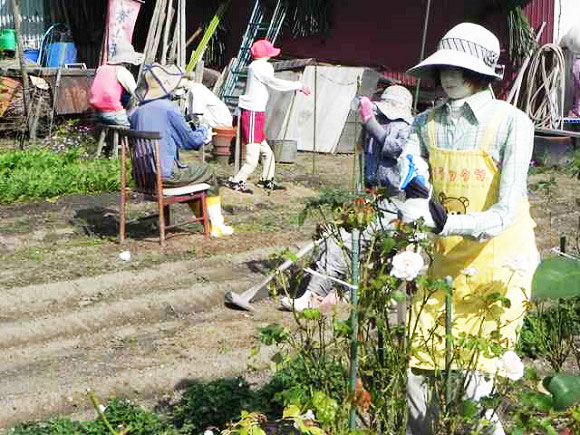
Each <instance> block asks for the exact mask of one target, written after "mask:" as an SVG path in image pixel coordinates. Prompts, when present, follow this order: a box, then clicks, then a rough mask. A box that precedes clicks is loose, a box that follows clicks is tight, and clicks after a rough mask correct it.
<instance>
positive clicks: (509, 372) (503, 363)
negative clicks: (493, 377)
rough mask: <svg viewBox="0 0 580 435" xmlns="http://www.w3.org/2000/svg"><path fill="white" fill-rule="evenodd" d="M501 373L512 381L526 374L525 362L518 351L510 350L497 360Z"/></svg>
mask: <svg viewBox="0 0 580 435" xmlns="http://www.w3.org/2000/svg"><path fill="white" fill-rule="evenodd" d="M497 368H498V369H499V375H500V376H505V377H507V378H509V379H511V380H512V381H517V380H519V379H521V378H522V377H523V376H524V363H523V362H522V360H521V359H520V357H519V356H518V354H517V353H515V352H514V351H513V350H508V351H507V352H506V353H504V354H503V356H502V357H501V359H500V360H498V362H497Z"/></svg>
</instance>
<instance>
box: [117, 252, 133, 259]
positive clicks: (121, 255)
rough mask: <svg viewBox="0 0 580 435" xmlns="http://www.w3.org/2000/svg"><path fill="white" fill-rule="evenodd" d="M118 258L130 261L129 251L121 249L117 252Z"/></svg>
mask: <svg viewBox="0 0 580 435" xmlns="http://www.w3.org/2000/svg"><path fill="white" fill-rule="evenodd" d="M119 258H120V259H121V260H123V261H130V260H131V253H130V252H129V251H123V252H121V253H120V254H119Z"/></svg>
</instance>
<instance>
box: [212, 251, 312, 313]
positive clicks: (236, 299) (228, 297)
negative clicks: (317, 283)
mask: <svg viewBox="0 0 580 435" xmlns="http://www.w3.org/2000/svg"><path fill="white" fill-rule="evenodd" d="M321 241H322V240H318V241H316V242H310V243H309V244H308V245H306V246H304V247H303V248H302V249H301V250H300V251H298V253H297V254H296V258H295V259H294V260H286V261H285V262H284V263H282V264H281V265H280V266H279V267H278V268H277V269H276V270H275V271H274V272H273V273H271V274H270V275H268V277H267V278H266V279H264V280H263V281H262V282H260V283H258V284H256V285H255V286H253V287H251V288H249V289H248V290H246V291H245V292H243V293H241V294H238V293H234V292H232V291H229V292H227V293H226V294H225V295H224V299H225V303H226V305H235V306H236V307H238V308H241V309H243V310H247V311H254V307H252V306H251V305H250V302H251V301H252V299H253V298H254V296H256V294H257V293H258V292H259V291H260V290H262V289H263V288H264V287H266V286H267V285H268V284H269V283H270V281H272V280H273V279H274V278H275V277H276V275H277V274H278V273H282V272H284V271H285V270H286V269H288V268H289V267H290V266H292V264H294V262H295V261H297V260H300V259H301V258H302V257H304V256H305V255H306V254H308V253H309V252H310V251H312V249H314V247H315V246H318V245H319V244H320V242H321Z"/></svg>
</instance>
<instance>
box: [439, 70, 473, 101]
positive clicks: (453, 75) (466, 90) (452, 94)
mask: <svg viewBox="0 0 580 435" xmlns="http://www.w3.org/2000/svg"><path fill="white" fill-rule="evenodd" d="M439 79H440V80H441V87H442V88H443V90H444V91H445V93H446V94H447V96H448V97H449V98H450V99H452V100H460V99H461V98H466V97H469V96H470V95H473V94H474V93H475V89H474V87H473V85H472V84H471V83H469V82H468V81H467V80H465V78H464V77H463V71H462V70H461V68H454V67H444V68H441V69H440V70H439Z"/></svg>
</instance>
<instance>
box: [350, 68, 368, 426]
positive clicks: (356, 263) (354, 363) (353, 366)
mask: <svg viewBox="0 0 580 435" xmlns="http://www.w3.org/2000/svg"><path fill="white" fill-rule="evenodd" d="M358 89H360V77H359V78H358ZM357 93H358V90H357ZM355 140H356V141H357V142H359V143H358V144H357V145H359V146H356V145H355V149H357V150H358V161H359V171H358V180H357V182H356V191H357V193H361V192H362V189H363V176H364V163H363V154H364V153H363V152H362V146H360V145H361V143H360V142H361V141H362V135H360V134H359V135H358V136H357V138H356V139H355ZM359 281H360V230H359V229H354V230H353V231H352V285H353V288H352V290H351V296H350V300H351V304H352V308H351V310H352V311H351V313H350V324H351V327H352V337H351V345H350V349H351V351H350V385H349V390H350V393H351V394H352V396H353V397H354V394H355V391H356V376H357V371H358V285H359ZM355 426H356V405H355V404H354V403H353V404H352V405H351V408H350V418H349V421H348V427H349V429H354V428H355Z"/></svg>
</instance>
